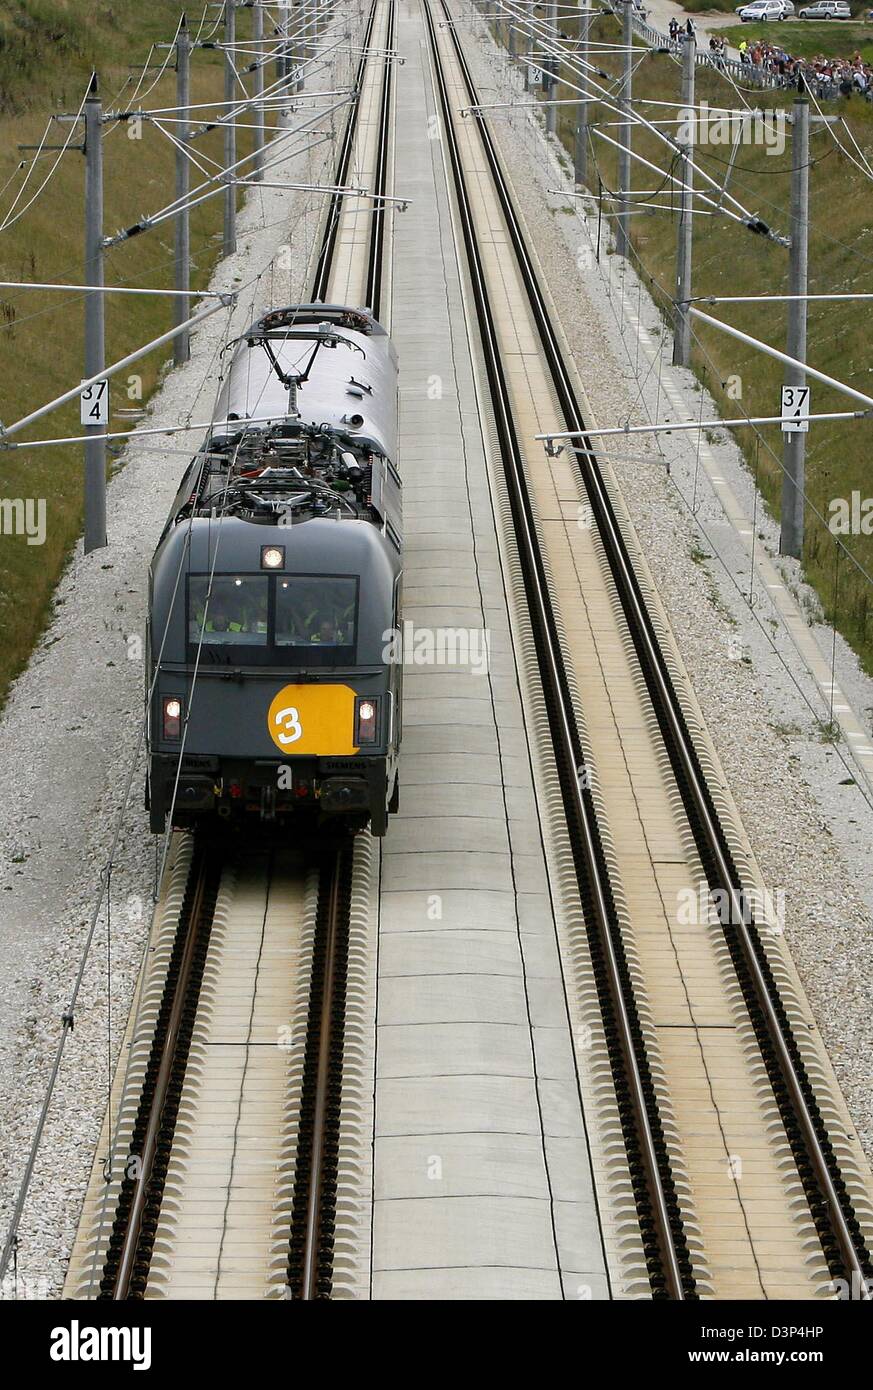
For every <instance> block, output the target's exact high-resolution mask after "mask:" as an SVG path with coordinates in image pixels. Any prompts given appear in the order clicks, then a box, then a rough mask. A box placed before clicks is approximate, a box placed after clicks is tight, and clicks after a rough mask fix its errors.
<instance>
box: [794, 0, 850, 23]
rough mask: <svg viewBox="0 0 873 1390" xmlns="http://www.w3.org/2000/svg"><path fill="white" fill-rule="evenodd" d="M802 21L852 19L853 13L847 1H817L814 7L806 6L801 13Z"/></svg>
mask: <svg viewBox="0 0 873 1390" xmlns="http://www.w3.org/2000/svg"><path fill="white" fill-rule="evenodd" d="M800 18H801V19H851V18H852V11H851V10H850V9H849V6H848V3H847V0H816V3H815V4H814V5H806V6H805V7H804V8H803V9H802V10H801V11H800Z"/></svg>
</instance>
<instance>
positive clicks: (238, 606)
mask: <svg viewBox="0 0 873 1390" xmlns="http://www.w3.org/2000/svg"><path fill="white" fill-rule="evenodd" d="M268 598H269V580H268V579H267V576H266V575H254V574H228V575H224V574H223V575H221V576H218V575H216V576H214V577H213V579H212V581H211V589H210V579H209V575H196V576H192V577H191V579H190V580H189V584H188V641H189V642H191V643H193V644H194V645H195V646H196V645H198V644H199V642H200V637H201V633H202V635H203V643H204V646H205V645H207V644H209V645H210V646H216V645H227V646H229V645H231V644H233V645H234V646H246V647H265V646H266V645H267V616H268Z"/></svg>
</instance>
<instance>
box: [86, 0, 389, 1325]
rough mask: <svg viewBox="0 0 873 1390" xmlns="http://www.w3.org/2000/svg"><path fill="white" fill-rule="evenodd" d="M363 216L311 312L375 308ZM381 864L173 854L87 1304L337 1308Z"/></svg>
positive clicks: (348, 224) (373, 111)
mask: <svg viewBox="0 0 873 1390" xmlns="http://www.w3.org/2000/svg"><path fill="white" fill-rule="evenodd" d="M394 11H395V6H394V0H374V2H373V4H372V6H371V9H370V12H369V16H368V19H367V25H366V34H365V38H364V42H363V52H362V56H361V60H360V63H359V66H358V70H357V75H356V91H357V99H356V101H355V102H354V103H353V104H352V109H351V111H350V114H349V119H348V122H347V126H346V129H345V132H344V134H343V138H342V143H341V148H340V153H339V158H338V170H337V183H341V182H343V180H344V179H345V178H346V176H347V174H348V171H349V169H350V168H351V167H352V165H354V168H355V170H356V173H357V174H358V175H361V177H362V180H363V179H364V178H366V179H367V180H372V186H373V187H374V189H375V190H376V191H377V192H381V193H384V192H385V191H386V189H387V186H388V181H389V177H390V138H391V123H392V115H393V112H392V95H391V80H390V71H391V64H390V62H389V61H388V59H387V57H386V59H385V61H384V63H382V64H381V65H379V64H376V65H371V64H368V61H367V50H368V49H369V47H370V45H371V43H375V44H378V45H380V46H381V47H382V48H390V44H391V41H392V36H393V32H394ZM374 67H375V68H376V72H377V75H376V76H374V73H373V68H374ZM379 73H381V78H382V80H381V81H379V80H378V74H379ZM361 112H363V113H364V114H363V118H362V117H361ZM348 201H349V202H351V203H354V204H355V206H354V207H350V208H346V207H343V205H342V204H343V200H342V199H341V198H337V199H336V200H335V202H334V206H332V207H331V208H330V209H329V211H328V215H327V220H326V224H325V228H324V232H323V236H322V239H321V246H320V252H319V256H318V263H317V267H316V275H315V281H314V285H313V298H319V297H320V298H330V297H331V296H332V295H334V294H340V295H346V294H347V293H349V292H350V291H351V289H352V288H353V287H354V286H358V287H361V289H363V287H364V286H366V289H367V293H368V294H369V295H370V296H371V300H370V302H371V303H374V304H375V305H376V306H377V307H378V305H379V302H380V300H381V298H382V290H381V287H382V285H383V280H384V279H385V278H386V275H385V271H384V270H383V261H384V258H385V256H386V254H387V250H386V247H387V237H386V230H385V212H384V204H381V203H379V204H378V205H377V209H376V212H375V213H373V211H372V208H371V207H370V206H369V205H367V208H366V216H365V217H363V218H362V211H361V209H362V207H363V205H364V203H365V200H362V199H351V200H348ZM358 205H360V206H358ZM362 226H363V228H364V234H363V235H362V234H361V227H362ZM353 300H354V302H359V300H360V301H361V302H362V301H363V294H362V293H361V294H359V295H358V299H354V296H353ZM349 302H352V301H349ZM368 856H369V850H368V847H367V844H366V843H365V842H363V843H358V842H355V843H353V842H351V841H348V840H340V841H337V842H335V843H332V842H330V841H327V842H326V843H325V844H324V845H322V846H320V847H318V848H317V849H312V850H311V851H310V852H309V854H308V856H307V857H306V859H305V860H304V858H303V857H302V856H301V855H297V854H294V853H292V852H290V851H288V850H287V849H282V848H281V847H275V848H273V849H269V850H265V849H264V848H263V846H261V845H258V844H249V845H248V846H246V845H245V844H243V843H242V842H237V841H230V840H228V841H225V840H223V839H221V838H220V837H217V838H214V839H209V840H208V841H207V840H205V839H202V838H200V837H196V838H195V837H192V836H182V835H178V834H177V835H176V836H175V840H174V848H173V852H172V856H171V859H170V861H169V865H168V871H167V875H166V881H165V884H164V887H163V896H162V901H161V904H160V905H159V908H158V910H157V912H156V914H155V924H154V926H153V938H152V941H151V943H150V950H149V952H148V953H147V965H146V968H145V973H144V976H143V979H142V980H141V984H140V990H139V1000H140V1009H139V1012H138V1014H137V1015H136V1016H135V1017H134V1018H132V1019H131V1021H130V1023H129V1027H128V1037H127V1048H126V1049H125V1051H126V1052H127V1053H128V1062H127V1067H126V1069H125V1068H123V1067H122V1068H121V1069H120V1074H119V1077H118V1078H117V1080H116V1086H115V1089H114V1095H113V1103H112V1104H111V1106H110V1114H109V1115H107V1119H106V1122H105V1123H104V1131H103V1135H102V1138H101V1146H100V1147H101V1152H102V1153H103V1154H104V1155H107V1157H105V1158H104V1159H102V1160H101V1161H100V1162H98V1163H97V1164H96V1165H95V1169H94V1171H93V1173H92V1180H91V1184H90V1188H89V1192H88V1196H87V1197H86V1203H85V1210H84V1213H83V1218H82V1221H81V1223H80V1231H79V1237H78V1240H77V1245H76V1249H75V1250H74V1254H73V1258H72V1261H71V1267H70V1271H69V1273H68V1280H67V1289H68V1291H69V1292H70V1293H71V1295H72V1296H74V1297H83V1296H84V1297H97V1298H100V1299H104V1300H115V1301H120V1300H124V1299H144V1298H149V1299H151V1298H264V1297H266V1298H286V1299H302V1300H312V1299H323V1298H329V1297H331V1295H332V1293H333V1291H334V1277H333V1276H334V1250H335V1238H336V1232H337V1227H338V1223H339V1224H341V1222H342V1220H343V1219H346V1218H344V1217H343V1213H342V1211H341V1210H340V1207H341V1206H342V1200H341V1195H340V1189H341V1186H342V1171H341V1170H342V1166H343V1158H342V1153H343V1136H344V1130H343V1103H344V1095H345V1091H346V1090H350V1092H351V1094H352V1099H353V1101H354V1092H355V1086H354V1083H353V1082H352V1083H351V1084H349V1083H348V1081H347V1078H344V1070H346V1061H347V1058H346V1050H345V1049H346V1035H347V1024H346V1005H347V996H348V989H349V982H348V966H349V950H350V939H351V940H352V941H353V942H356V944H355V945H354V957H355V960H356V961H359V960H360V959H361V957H362V955H363V954H365V947H364V945H363V943H362V941H361V940H360V939H359V938H360V936H361V933H362V931H363V926H362V923H363V922H364V921H365V919H366V909H364V908H361V909H359V910H358V912H357V914H356V913H355V912H354V911H353V907H354V903H355V900H356V898H359V899H360V898H366V895H367V892H368V883H369V879H368V870H367V864H368ZM356 932H357V937H356ZM354 1071H355V1068H354V1062H353V1063H352V1066H351V1072H352V1075H353V1076H354ZM122 1072H123V1075H122V1074H121V1073H122ZM351 1219H353V1218H351ZM347 1224H348V1221H347Z"/></svg>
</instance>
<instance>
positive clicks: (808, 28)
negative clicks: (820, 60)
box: [718, 19, 873, 63]
mask: <svg viewBox="0 0 873 1390" xmlns="http://www.w3.org/2000/svg"><path fill="white" fill-rule="evenodd" d="M718 32H719V37H720V38H723V39H725V40H726V41H727V42H728V43H729V44H733V45H734V47H736V45H737V44H739V43H740V42H741V41H742V40H743V39H745V40H746V43H748V44H753V43H757V41H758V40H759V39H763V40H764V42H765V43H772V44H781V45H782V46H783V47H784V48H785V50H786V52H788V53H790V54H791V56H792V57H793V58H817V57H818V56H819V54H823V55H824V56H825V57H826V58H851V57H852V55H853V54H855V53H858V52H859V53H860V54H861V57H862V58H863V60H864V62H865V63H873V28H871V26H870V25H869V24H850V23H849V22H848V21H847V20H846V21H842V20H841V21H839V22H837V21H835V20H834V21H831V22H830V23H828V22H825V23H823V24H814V23H813V22H812V21H811V20H805V19H798V20H797V21H796V22H792V21H790V20H789V21H788V22H787V23H785V24H731V25H729V26H728V28H726V29H719V31H718Z"/></svg>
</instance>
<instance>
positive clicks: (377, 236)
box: [365, 0, 397, 319]
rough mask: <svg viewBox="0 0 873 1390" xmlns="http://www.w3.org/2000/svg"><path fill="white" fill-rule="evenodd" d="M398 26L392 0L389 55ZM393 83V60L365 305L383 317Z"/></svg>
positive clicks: (387, 78)
mask: <svg viewBox="0 0 873 1390" xmlns="http://www.w3.org/2000/svg"><path fill="white" fill-rule="evenodd" d="M396 23H397V5H396V3H395V0H391V3H390V8H389V11H388V32H387V34H386V37H385V46H386V48H387V50H388V53H389V54H390V53H391V52H392V50H393V47H394V32H395V27H396ZM393 83H394V64H393V62H392V60H391V58H390V57H388V58H387V59H386V62H385V73H384V77H383V81H382V107H381V112H380V117H379V156H378V159H377V162H376V179H375V184H374V187H373V192H374V193H376V194H377V195H378V196H379V201H378V202H377V203H376V205H375V207H374V209H373V220H372V225H371V229H370V250H369V258H368V262H367V288H366V293H365V303H366V306H367V308H369V309H370V310H371V312H372V314H373V316H374V318H377V319H378V318H380V316H381V313H382V272H383V261H384V255H385V217H386V204H385V202H384V197H385V195H386V194H387V192H388V156H389V151H390V148H391V110H392V107H391V99H392V91H393Z"/></svg>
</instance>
